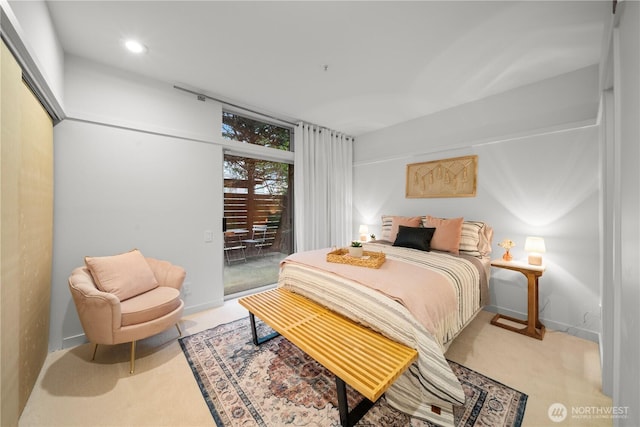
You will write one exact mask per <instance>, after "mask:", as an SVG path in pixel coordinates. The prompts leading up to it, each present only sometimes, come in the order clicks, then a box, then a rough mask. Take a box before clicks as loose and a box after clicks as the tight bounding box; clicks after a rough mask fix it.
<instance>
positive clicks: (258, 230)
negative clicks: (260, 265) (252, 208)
mask: <svg viewBox="0 0 640 427" xmlns="http://www.w3.org/2000/svg"><path fill="white" fill-rule="evenodd" d="M267 230H268V227H267V224H254V225H253V229H252V233H251V238H250V239H245V240H243V241H242V242H243V243H246V244H247V246H250V247H253V248H254V249H255V250H256V255H260V254H261V253H262V248H264V247H267V246H271V242H269V241H268V240H267Z"/></svg>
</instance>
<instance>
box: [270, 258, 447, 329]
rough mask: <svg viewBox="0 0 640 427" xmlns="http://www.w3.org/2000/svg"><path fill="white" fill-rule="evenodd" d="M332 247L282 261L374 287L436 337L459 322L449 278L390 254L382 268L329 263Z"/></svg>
mask: <svg viewBox="0 0 640 427" xmlns="http://www.w3.org/2000/svg"><path fill="white" fill-rule="evenodd" d="M328 252H330V249H319V250H315V251H308V252H300V253H296V254H292V255H290V256H289V257H287V258H286V259H285V260H283V261H282V263H283V264H285V263H294V264H295V263H297V264H300V265H304V266H307V267H313V268H317V269H320V270H323V271H328V272H331V273H334V274H336V275H338V276H340V277H342V278H345V279H349V280H351V281H354V282H357V283H359V284H361V285H363V286H367V287H369V288H371V289H375V290H377V291H379V292H381V293H383V294H384V295H386V296H388V297H389V298H392V299H393V300H395V301H397V302H399V303H400V304H402V305H404V306H405V307H406V308H407V309H408V310H409V311H410V312H411V314H413V316H414V317H415V318H416V319H417V320H418V321H419V322H420V323H421V324H422V325H423V326H424V327H425V328H426V329H427V331H429V332H430V333H431V334H432V335H433V336H435V337H442V333H443V331H446V330H448V328H449V327H451V326H452V325H453V324H455V322H456V318H457V314H458V302H457V300H456V293H455V290H454V289H453V287H452V286H451V283H450V282H449V280H447V278H446V277H445V276H444V275H442V274H441V273H438V272H436V271H433V270H430V269H428V268H425V267H424V266H420V265H416V264H411V263H407V262H402V261H398V260H394V259H389V257H387V259H386V261H385V263H384V264H383V265H382V266H381V267H380V268H379V269H373V268H367V267H360V266H354V265H348V264H339V263H333V262H327V260H326V256H327V253H328Z"/></svg>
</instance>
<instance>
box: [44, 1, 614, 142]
mask: <svg viewBox="0 0 640 427" xmlns="http://www.w3.org/2000/svg"><path fill="white" fill-rule="evenodd" d="M47 4H48V7H49V10H50V12H51V16H52V20H53V23H54V26H55V27H56V31H57V33H58V36H59V38H60V42H61V44H62V46H63V49H64V50H65V52H67V53H70V54H73V55H77V56H81V57H85V58H89V59H92V60H95V61H98V62H101V63H105V64H108V65H110V66H113V67H118V68H122V69H125V70H129V71H132V72H134V73H138V74H142V75H145V76H148V77H151V78H154V79H158V80H162V81H165V82H168V83H171V84H175V85H184V86H185V87H188V88H192V89H196V90H198V91H201V92H202V93H205V94H207V95H210V96H214V97H219V98H222V99H226V100H230V101H232V102H234V103H236V104H239V105H243V106H246V107H249V108H252V109H257V110H259V111H263V112H266V113H269V114H274V115H277V116H279V117H282V118H284V119H287V120H292V119H293V120H304V121H307V122H310V123H315V124H318V125H321V126H325V127H328V128H331V129H334V130H338V131H341V132H344V133H346V134H348V135H352V136H357V135H361V134H364V133H367V132H371V131H375V130H377V129H380V128H384V127H387V126H391V125H394V124H396V123H400V122H404V121H407V120H410V119H413V118H416V117H420V116H424V115H428V114H431V113H434V112H437V111H440V110H444V109H447V108H451V107H453V106H456V105H460V104H463V103H467V102H470V101H473V100H476V99H480V98H484V97H486V96H489V95H493V94H496V93H500V92H504V91H506V90H509V89H513V88H515V87H519V86H522V85H526V84H530V83H533V82H536V81H540V80H543V79H547V78H550V77H554V76H557V75H560V74H564V73H567V72H571V71H574V70H577V69H580V68H583V67H587V66H590V65H593V64H597V63H598V62H599V60H600V52H601V45H602V40H603V32H604V29H605V23H606V22H607V21H608V20H609V18H610V14H611V1H610V0H605V1H593V0H592V1H584V2H581V1H571V0H564V1H563V0H555V1H548V2H546V1H525V2H516V1H411V2H399V1H389V2H383V1H354V2H346V1H345V2H330V1H318V2H311V1H287V2H271V1H257V2H249V1H233V2H222V1H193V2H190V1H157V2H156V1H140V2H138V1H121V2H116V1H102V2H101V1H50V2H48V3H47ZM128 37H135V38H138V39H139V40H140V41H141V42H142V43H144V44H145V45H146V46H147V47H148V53H147V54H145V55H142V56H137V57H136V56H133V55H132V54H130V53H128V52H126V51H125V50H124V49H123V47H122V43H123V40H124V39H125V38H128Z"/></svg>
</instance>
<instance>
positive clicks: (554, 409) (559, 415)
mask: <svg viewBox="0 0 640 427" xmlns="http://www.w3.org/2000/svg"><path fill="white" fill-rule="evenodd" d="M547 415H548V416H549V419H550V420H551V421H553V422H554V423H561V422H562V421H564V419H565V418H567V407H566V406H564V405H563V404H562V403H554V404H552V405H551V406H549V410H548V411H547Z"/></svg>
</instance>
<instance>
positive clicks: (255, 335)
mask: <svg viewBox="0 0 640 427" xmlns="http://www.w3.org/2000/svg"><path fill="white" fill-rule="evenodd" d="M249 321H250V322H251V335H252V336H253V344H255V345H260V344H262V343H263V342H267V341H269V340H271V339H274V338H275V337H277V336H278V335H280V334H279V333H277V332H273V333H271V334H269V335H267V336H265V337H262V338H258V331H257V330H256V316H254V314H253V313H251V312H249Z"/></svg>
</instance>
